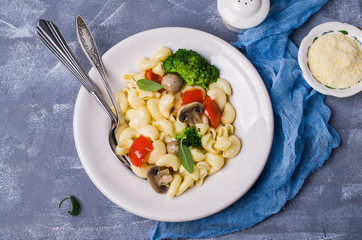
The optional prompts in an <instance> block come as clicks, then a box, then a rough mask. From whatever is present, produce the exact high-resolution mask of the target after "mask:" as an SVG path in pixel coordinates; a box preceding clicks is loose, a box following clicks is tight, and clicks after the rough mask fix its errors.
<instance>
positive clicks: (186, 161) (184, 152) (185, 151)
mask: <svg viewBox="0 0 362 240" xmlns="http://www.w3.org/2000/svg"><path fill="white" fill-rule="evenodd" d="M182 140H183V139H181V141H180V145H179V147H178V155H179V158H180V162H181V164H182V166H184V168H185V169H186V171H188V172H189V173H192V172H193V171H194V160H193V158H192V155H191V151H190V149H189V148H188V147H187V146H185V145H184V144H183V143H182Z"/></svg>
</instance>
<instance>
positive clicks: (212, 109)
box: [203, 96, 221, 128]
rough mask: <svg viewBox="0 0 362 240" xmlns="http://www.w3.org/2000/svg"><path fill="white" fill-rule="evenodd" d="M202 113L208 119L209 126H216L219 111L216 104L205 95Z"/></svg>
mask: <svg viewBox="0 0 362 240" xmlns="http://www.w3.org/2000/svg"><path fill="white" fill-rule="evenodd" d="M203 106H204V113H205V115H206V116H207V117H208V118H209V119H210V122H211V126H212V127H213V128H216V127H217V126H219V124H220V119H221V111H220V109H219V107H218V106H217V104H216V103H215V102H214V101H213V100H212V99H211V98H210V97H209V96H206V97H205V100H204V103H203Z"/></svg>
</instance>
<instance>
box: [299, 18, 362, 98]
mask: <svg viewBox="0 0 362 240" xmlns="http://www.w3.org/2000/svg"><path fill="white" fill-rule="evenodd" d="M328 32H342V33H343V34H345V35H347V36H349V37H353V38H355V39H356V40H357V41H358V42H359V44H361V43H362V31H361V30H360V29H358V28H356V27H354V26H352V25H349V24H346V23H340V22H327V23H323V24H320V25H318V26H316V27H315V28H313V29H312V30H311V31H310V32H309V34H308V35H307V36H306V37H305V38H304V39H303V41H302V43H301V44H300V47H299V52H298V63H299V66H300V68H301V69H302V71H303V76H304V78H305V80H306V81H307V82H308V84H309V85H310V86H311V87H312V88H314V89H315V90H317V91H318V92H320V93H323V94H325V95H330V96H335V97H339V98H344V97H349V96H352V95H355V94H356V93H359V92H361V91H362V81H360V82H359V83H358V84H356V85H354V86H351V87H348V88H331V87H327V86H325V85H324V84H322V83H320V82H319V81H318V80H317V79H316V78H315V77H314V76H313V75H312V73H311V71H310V69H309V67H308V50H309V48H310V46H311V45H312V43H313V42H314V40H315V39H316V38H318V37H320V36H322V35H323V34H325V33H328ZM361 45H362V44H361Z"/></svg>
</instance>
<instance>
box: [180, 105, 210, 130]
mask: <svg viewBox="0 0 362 240" xmlns="http://www.w3.org/2000/svg"><path fill="white" fill-rule="evenodd" d="M203 111H204V107H203V106H202V104H201V103H199V102H192V103H189V104H186V105H183V106H181V107H180V109H179V111H178V115H177V118H178V120H180V121H181V122H185V121H187V122H188V123H189V124H190V125H191V126H194V125H195V124H196V123H201V122H202V120H201V117H200V115H201V114H202V112H203Z"/></svg>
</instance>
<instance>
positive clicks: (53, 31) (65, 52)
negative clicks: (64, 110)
mask: <svg viewBox="0 0 362 240" xmlns="http://www.w3.org/2000/svg"><path fill="white" fill-rule="evenodd" d="M36 29H37V33H38V35H39V38H40V39H41V40H42V41H43V43H44V44H45V45H46V46H47V47H48V48H49V50H50V51H51V52H52V53H53V54H54V55H55V56H56V57H57V58H58V59H59V60H60V61H61V62H62V63H63V64H64V65H65V66H66V67H67V68H68V69H69V70H70V71H71V72H72V73H73V75H74V76H75V77H76V78H77V79H78V80H79V81H80V83H81V84H82V85H83V86H84V87H85V89H86V90H87V91H88V92H89V93H90V94H91V95H92V96H93V97H94V98H95V100H96V101H97V102H98V103H99V105H100V106H101V107H102V109H103V110H104V111H105V112H106V114H107V116H108V117H109V118H110V120H111V128H110V130H109V135H108V139H109V144H110V147H111V149H112V151H113V153H114V154H115V155H116V157H117V158H118V159H119V160H120V161H121V162H122V163H123V164H124V165H125V166H126V167H127V168H129V169H131V164H130V161H129V159H128V157H127V156H125V155H118V154H117V153H116V146H117V140H116V137H115V130H116V129H117V127H118V119H121V118H122V115H121V114H120V110H119V107H118V110H117V106H118V104H117V102H116V101H115V99H114V96H113V95H112V96H111V95H110V98H111V100H112V103H113V105H114V107H115V109H116V114H117V116H116V115H115V114H114V113H113V112H112V110H111V109H110V108H109V106H108V104H107V103H106V102H105V100H104V99H103V98H102V96H101V94H100V93H99V90H98V89H97V87H96V86H95V85H94V84H93V82H92V80H91V79H90V78H89V76H88V74H87V73H86V72H85V71H84V69H83V68H82V67H81V66H80V64H79V63H78V61H77V60H76V59H75V57H74V55H73V53H72V52H71V50H70V49H69V47H68V45H67V43H66V41H65V40H64V38H63V36H62V35H61V34H60V31H59V29H58V28H57V26H56V25H55V24H53V23H52V22H50V21H46V20H43V19H40V20H39V23H38V26H37V27H36ZM94 46H95V45H94ZM99 59H100V58H99ZM103 71H104V70H103ZM104 76H105V73H104ZM107 85H108V84H107ZM108 88H109V86H108ZM109 90H110V89H109ZM107 91H108V90H107ZM110 92H111V91H108V93H110ZM112 98H113V99H112ZM117 111H119V112H117ZM122 121H123V118H122Z"/></svg>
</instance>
